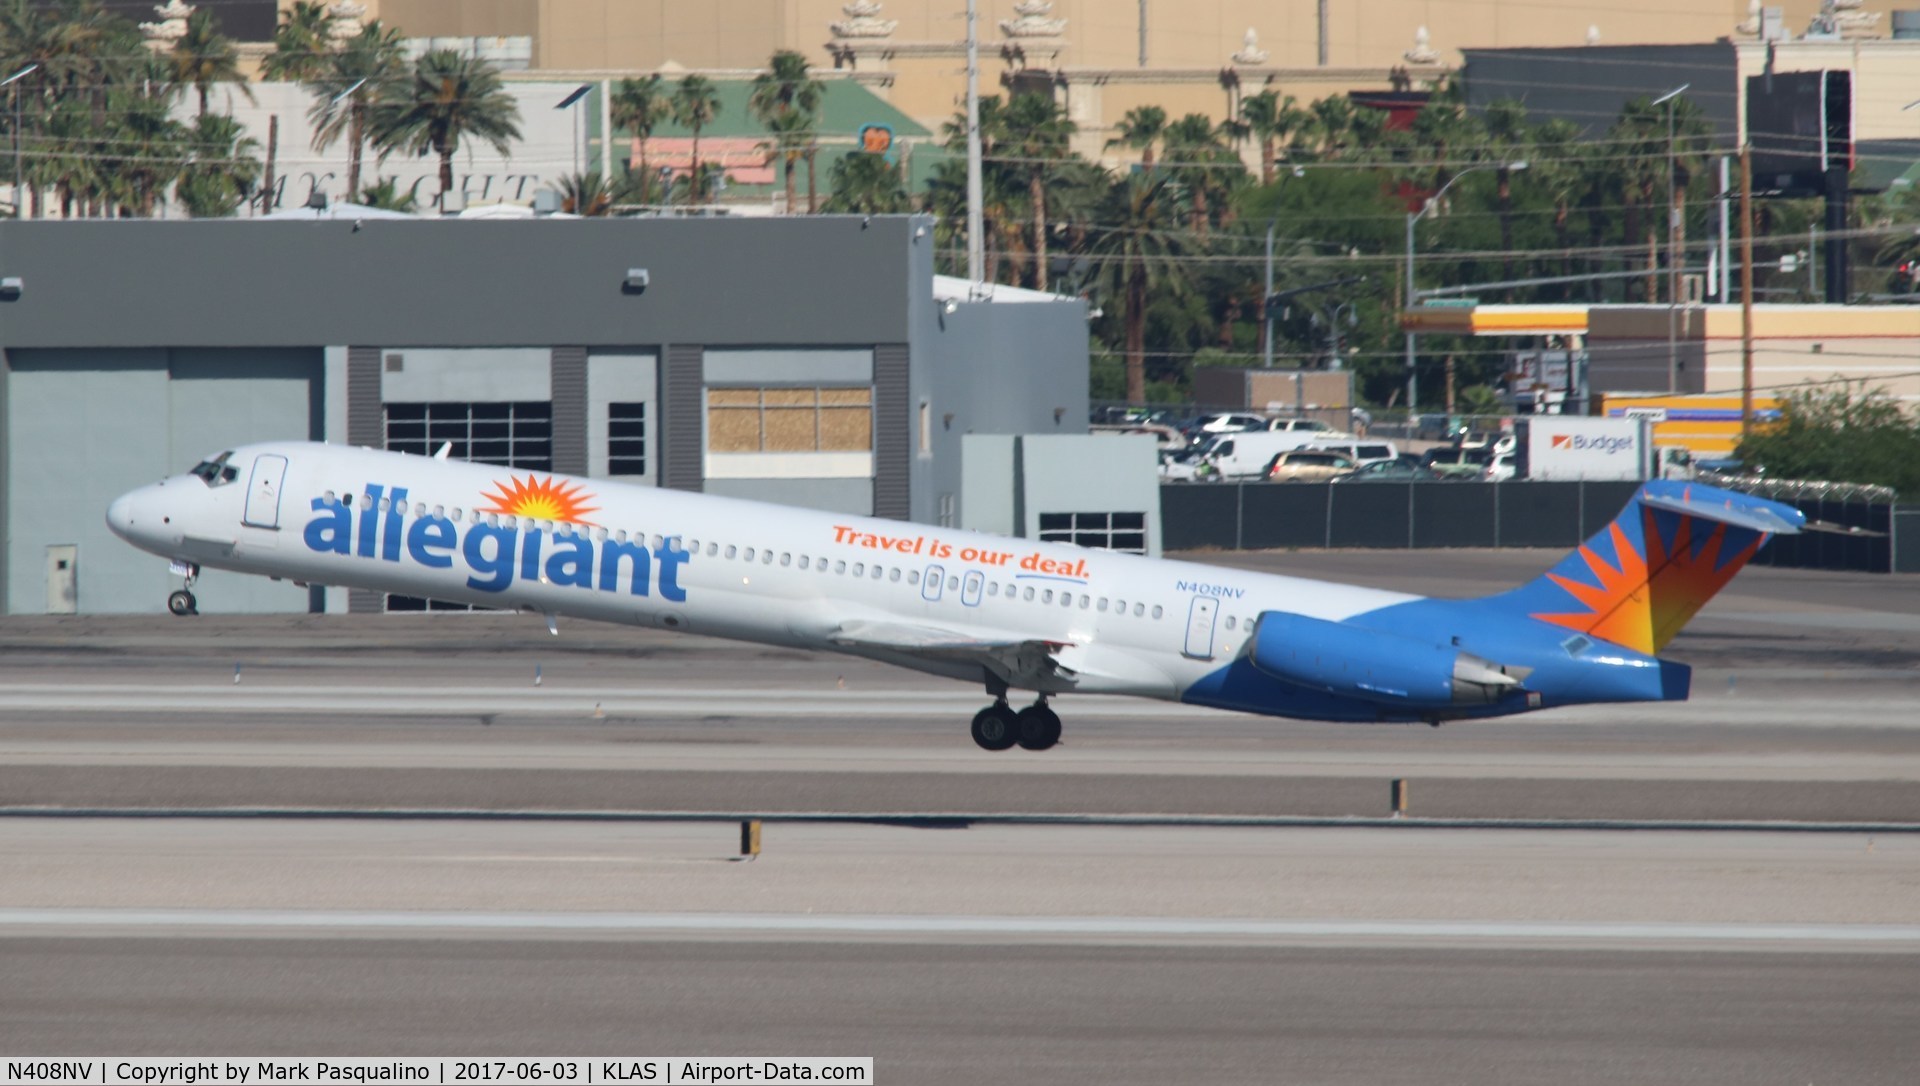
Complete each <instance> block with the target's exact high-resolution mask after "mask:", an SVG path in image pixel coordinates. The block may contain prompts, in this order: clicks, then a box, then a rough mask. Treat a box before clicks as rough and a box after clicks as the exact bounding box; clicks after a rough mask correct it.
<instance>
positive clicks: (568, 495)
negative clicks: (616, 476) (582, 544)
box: [481, 475, 599, 524]
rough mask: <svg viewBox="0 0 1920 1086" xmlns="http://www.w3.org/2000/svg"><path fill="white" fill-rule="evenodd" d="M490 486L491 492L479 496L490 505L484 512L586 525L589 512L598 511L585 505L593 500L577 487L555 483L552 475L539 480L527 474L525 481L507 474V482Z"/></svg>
mask: <svg viewBox="0 0 1920 1086" xmlns="http://www.w3.org/2000/svg"><path fill="white" fill-rule="evenodd" d="M493 486H494V491H493V493H491V494H482V495H481V497H483V498H485V499H486V500H488V501H490V502H492V503H493V507H492V508H490V509H482V510H481V512H483V513H503V514H506V515H507V516H514V517H531V518H532V519H534V520H552V521H560V522H562V523H567V524H586V523H588V521H587V520H586V515H587V514H588V513H595V512H599V506H594V505H588V504H587V502H589V501H592V500H593V495H591V494H589V493H587V492H586V491H585V490H583V489H581V487H580V486H579V484H577V483H559V482H555V481H554V480H553V478H552V477H551V476H549V477H547V478H545V479H542V478H540V477H538V476H535V475H529V476H527V477H526V478H525V479H517V478H514V477H513V476H511V475H509V476H507V482H504V483H495V484H493Z"/></svg>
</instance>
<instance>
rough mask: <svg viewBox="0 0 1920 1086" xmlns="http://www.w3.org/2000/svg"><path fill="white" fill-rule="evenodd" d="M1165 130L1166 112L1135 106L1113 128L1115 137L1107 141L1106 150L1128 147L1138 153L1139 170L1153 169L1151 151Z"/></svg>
mask: <svg viewBox="0 0 1920 1086" xmlns="http://www.w3.org/2000/svg"><path fill="white" fill-rule="evenodd" d="M1166 130H1167V111H1166V110H1164V109H1161V108H1160V107H1159V106H1135V107H1133V108H1132V109H1130V110H1127V112H1126V114H1125V115H1124V116H1122V117H1121V118H1120V123H1119V125H1117V126H1116V127H1115V132H1116V134H1115V136H1114V137H1113V138H1112V139H1110V140H1108V141H1107V144H1106V146H1107V150H1109V151H1110V150H1112V149H1114V148H1115V147H1128V148H1132V149H1133V150H1135V151H1138V152H1140V168H1141V169H1143V170H1151V169H1153V149H1154V147H1155V145H1157V144H1158V143H1159V142H1160V137H1161V135H1162V134H1163V133H1164V132H1166Z"/></svg>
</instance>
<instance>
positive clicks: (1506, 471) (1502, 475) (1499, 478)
mask: <svg viewBox="0 0 1920 1086" xmlns="http://www.w3.org/2000/svg"><path fill="white" fill-rule="evenodd" d="M1513 473H1514V466H1513V454H1512V453H1500V454H1498V455H1497V456H1495V457H1493V458H1492V459H1491V460H1488V461H1487V467H1486V470H1485V471H1483V472H1482V473H1481V474H1480V477H1481V478H1482V479H1485V480H1486V481H1487V482H1489V483H1504V482H1507V481H1508V480H1510V479H1512V478H1513Z"/></svg>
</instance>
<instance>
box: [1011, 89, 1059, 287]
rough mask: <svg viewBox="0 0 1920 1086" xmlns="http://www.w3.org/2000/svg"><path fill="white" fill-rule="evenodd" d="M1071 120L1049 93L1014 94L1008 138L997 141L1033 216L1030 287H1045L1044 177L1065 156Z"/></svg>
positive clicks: (1045, 210) (1045, 194)
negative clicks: (1020, 180)
mask: <svg viewBox="0 0 1920 1086" xmlns="http://www.w3.org/2000/svg"><path fill="white" fill-rule="evenodd" d="M1074 130H1075V126H1074V123H1073V122H1072V121H1071V120H1069V119H1068V118H1067V115H1066V113H1065V112H1064V111H1063V110H1061V108H1060V106H1059V103H1057V102H1055V101H1054V100H1053V98H1052V96H1051V95H1044V94H1019V95H1015V96H1014V98H1013V101H1012V103H1011V104H1009V105H1008V107H1007V132H1008V138H1007V139H1006V140H1005V141H1004V142H1002V143H1001V144H1000V145H999V149H1000V150H1002V151H1003V152H1004V153H1005V154H1006V155H1007V156H1008V157H1009V158H1011V159H1012V160H1013V161H1012V162H1011V163H1010V165H1011V166H1013V167H1014V170H1015V171H1017V172H1019V173H1022V174H1025V175H1026V179H1027V210H1028V212H1029V213H1030V214H1031V215H1032V216H1033V246H1032V251H1033V288H1034V289H1035V290H1045V289H1047V178H1048V176H1049V175H1050V174H1051V173H1053V172H1054V171H1055V170H1057V169H1058V168H1059V167H1060V165H1061V163H1062V162H1063V161H1064V160H1065V159H1066V157H1067V141H1068V140H1070V139H1072V138H1073V133H1074Z"/></svg>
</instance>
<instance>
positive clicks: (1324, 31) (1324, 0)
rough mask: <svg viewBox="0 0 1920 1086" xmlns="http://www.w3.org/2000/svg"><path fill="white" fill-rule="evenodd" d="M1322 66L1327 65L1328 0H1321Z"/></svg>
mask: <svg viewBox="0 0 1920 1086" xmlns="http://www.w3.org/2000/svg"><path fill="white" fill-rule="evenodd" d="M1320 66H1321V67H1322V68H1324V67H1326V66H1327V0H1320Z"/></svg>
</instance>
